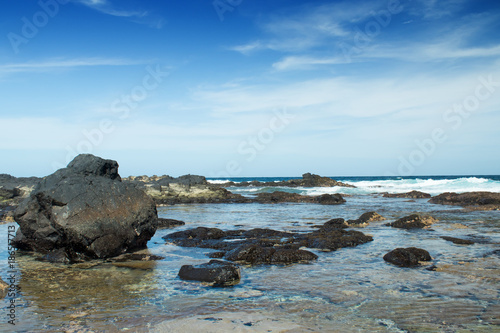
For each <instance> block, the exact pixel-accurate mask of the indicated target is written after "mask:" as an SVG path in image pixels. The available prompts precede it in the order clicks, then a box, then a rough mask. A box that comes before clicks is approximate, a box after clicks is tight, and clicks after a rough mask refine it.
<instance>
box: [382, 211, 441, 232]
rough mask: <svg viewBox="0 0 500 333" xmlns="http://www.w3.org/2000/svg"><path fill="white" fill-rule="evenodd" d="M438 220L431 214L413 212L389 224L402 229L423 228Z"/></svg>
mask: <svg viewBox="0 0 500 333" xmlns="http://www.w3.org/2000/svg"><path fill="white" fill-rule="evenodd" d="M436 221H437V220H436V219H435V218H433V217H432V216H430V215H422V214H412V215H409V216H405V217H402V218H400V219H398V220H396V221H395V222H392V223H387V224H386V225H387V226H390V227H393V228H402V229H422V228H426V227H428V226H430V225H431V224H433V223H434V222H436Z"/></svg>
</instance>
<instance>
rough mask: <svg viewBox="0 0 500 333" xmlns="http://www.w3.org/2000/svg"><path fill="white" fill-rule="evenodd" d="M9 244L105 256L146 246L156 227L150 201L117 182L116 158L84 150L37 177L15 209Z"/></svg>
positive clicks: (90, 256) (81, 256) (71, 256)
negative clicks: (13, 231)
mask: <svg viewBox="0 0 500 333" xmlns="http://www.w3.org/2000/svg"><path fill="white" fill-rule="evenodd" d="M14 216H15V220H16V221H17V222H18V224H19V226H20V229H19V230H18V235H17V237H16V240H15V246H17V247H18V248H20V249H25V250H34V251H37V252H41V253H48V252H51V251H54V250H57V249H63V250H64V252H65V253H66V255H67V257H68V258H69V260H72V261H73V260H77V259H95V258H108V257H114V256H117V255H120V254H122V253H125V252H128V251H132V250H135V249H139V248H144V247H146V243H147V242H148V240H149V239H151V237H152V236H153V235H154V233H155V232H156V228H157V212H156V206H155V203H154V202H153V200H152V199H151V198H149V197H148V196H147V195H146V194H145V193H144V192H142V191H140V190H138V189H137V188H135V187H134V186H133V185H131V184H125V183H122V182H121V178H120V175H119V174H118V163H116V162H115V161H111V160H104V159H102V158H99V157H96V156H93V155H90V154H85V155H79V156H77V157H76V158H75V159H74V160H73V161H72V162H71V163H69V165H68V167H67V168H64V169H60V170H58V171H56V172H55V173H54V174H52V175H50V176H48V177H46V178H45V179H43V180H42V181H41V182H40V183H39V184H38V185H37V187H36V188H35V189H34V191H33V192H32V193H31V195H30V197H29V198H28V199H26V200H25V201H24V202H22V203H21V204H20V205H19V207H18V208H17V209H16V211H15V214H14Z"/></svg>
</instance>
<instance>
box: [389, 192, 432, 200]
mask: <svg viewBox="0 0 500 333" xmlns="http://www.w3.org/2000/svg"><path fill="white" fill-rule="evenodd" d="M383 197H384V198H407V199H428V198H430V197H431V195H430V194H429V193H424V192H420V191H411V192H407V193H384V195H383Z"/></svg>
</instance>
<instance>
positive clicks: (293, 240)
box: [163, 219, 373, 265]
mask: <svg viewBox="0 0 500 333" xmlns="http://www.w3.org/2000/svg"><path fill="white" fill-rule="evenodd" d="M341 220H342V221H343V219H341ZM163 239H165V240H166V241H167V242H170V243H173V244H175V245H178V246H184V247H200V248H210V249H215V250H218V252H216V253H213V254H212V255H211V256H212V257H213V258H224V259H226V260H230V261H236V262H240V263H243V264H249V265H258V264H292V263H298V262H306V261H311V260H314V259H316V258H317V256H316V255H315V254H314V253H312V252H310V251H307V250H303V249H302V248H303V247H307V248H315V249H319V250H322V251H334V250H337V249H340V248H345V247H354V246H357V245H360V244H364V243H367V242H370V241H372V240H373V238H372V237H371V236H367V235H365V234H363V233H361V232H359V231H354V230H344V229H343V228H342V227H337V225H336V224H335V223H330V221H329V222H327V223H325V224H324V225H323V226H321V227H320V228H319V229H318V230H316V231H313V232H310V233H294V232H283V231H277V230H272V229H251V230H229V231H223V230H220V229H217V228H205V227H199V228H196V229H189V230H184V231H179V232H175V233H172V234H169V235H166V236H164V237H163Z"/></svg>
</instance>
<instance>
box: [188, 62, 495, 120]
mask: <svg viewBox="0 0 500 333" xmlns="http://www.w3.org/2000/svg"><path fill="white" fill-rule="evenodd" d="M494 65H495V64H492V65H490V66H485V67H484V69H483V70H482V74H483V75H488V74H490V73H495V76H494V77H495V78H497V77H500V73H499V72H498V70H495V66H494ZM477 84H478V73H477V69H471V71H470V72H459V73H456V74H454V75H451V76H450V75H449V74H448V73H442V74H437V73H432V72H431V73H429V74H420V73H414V72H411V71H407V72H400V73H397V74H395V73H387V74H386V76H384V77H378V76H369V75H366V76H363V77H362V76H345V77H337V78H326V79H324V78H323V79H310V80H303V81H296V82H290V83H286V84H284V83H283V82H280V83H276V84H267V85H262V84H259V85H242V86H240V87H234V88H230V89H223V88H220V89H217V88H215V89H200V90H199V91H197V92H196V93H195V94H194V96H193V98H194V99H195V100H197V102H198V103H199V104H200V105H205V106H206V107H207V108H210V109H211V110H212V111H213V113H214V115H216V116H222V115H225V116H227V115H232V114H233V115H234V114H237V113H255V112H257V113H258V112H269V111H270V110H273V109H274V108H279V107H282V106H285V107H289V108H295V109H297V110H301V113H309V114H312V115H313V116H312V117H315V118H316V119H328V117H338V116H348V117H356V118H370V117H379V116H383V115H389V114H393V113H402V114H405V115H407V116H414V117H426V116H428V115H430V114H436V113H438V114H439V113H443V112H444V111H445V110H446V109H447V108H449V107H450V106H451V105H452V104H453V103H455V102H460V101H462V100H463V99H464V98H465V97H467V96H469V95H470V94H471V93H472V94H473V93H474V89H475V88H476V86H477ZM499 98H500V96H498V97H496V98H494V99H491V100H490V101H489V102H488V103H492V101H495V102H496V103H497V102H499V101H500V100H499ZM486 104H487V103H485V104H484V105H486ZM491 106H492V107H494V103H493V104H492V105H491Z"/></svg>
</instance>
